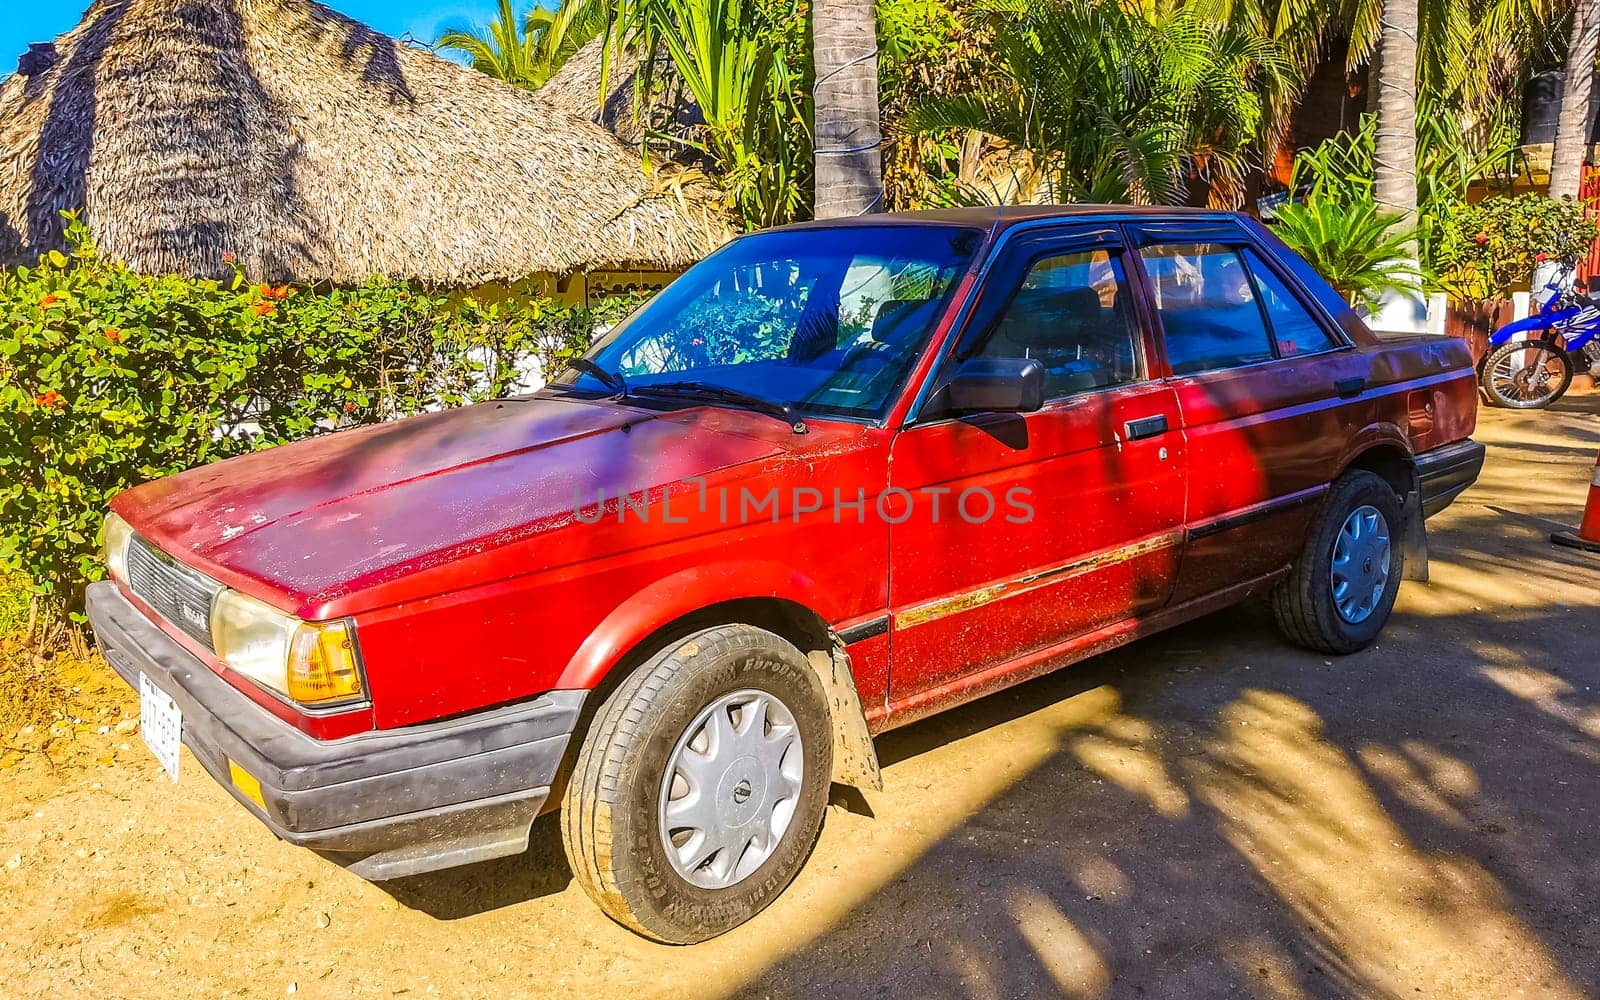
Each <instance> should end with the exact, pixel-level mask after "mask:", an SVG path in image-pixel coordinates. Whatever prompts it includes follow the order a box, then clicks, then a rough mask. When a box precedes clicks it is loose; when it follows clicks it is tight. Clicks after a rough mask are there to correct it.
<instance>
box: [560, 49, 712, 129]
mask: <svg viewBox="0 0 1600 1000" xmlns="http://www.w3.org/2000/svg"><path fill="white" fill-rule="evenodd" d="M605 55H606V39H605V36H603V35H602V36H601V37H599V38H596V39H594V40H593V41H591V42H590V43H589V44H587V45H585V46H584V47H583V48H581V49H579V50H578V51H577V52H575V53H573V55H572V58H570V59H568V60H567V61H566V62H565V63H563V64H562V66H561V68H560V69H558V70H556V72H555V75H554V76H552V77H550V79H549V80H547V81H545V85H544V86H543V87H540V88H539V96H541V97H545V98H548V99H549V101H550V103H551V104H554V105H555V106H556V107H558V108H560V109H561V110H563V111H566V112H568V113H569V114H571V115H574V116H575V117H578V118H586V119H588V120H589V121H592V122H595V123H596V124H599V125H600V126H602V127H604V128H605V129H607V130H608V131H610V132H611V133H612V134H613V135H615V136H617V137H618V138H619V139H621V140H622V141H623V142H626V143H628V144H629V145H632V146H639V145H641V144H643V142H644V139H645V133H646V130H647V129H646V122H648V127H649V129H651V130H655V131H656V132H658V133H659V132H665V133H667V134H670V135H681V134H683V133H686V132H688V131H690V130H692V129H693V128H694V126H696V125H699V124H702V123H703V122H704V116H702V115H701V114H700V109H699V107H698V106H697V105H696V104H695V102H694V98H693V97H691V96H690V95H689V94H688V93H687V92H686V91H684V90H683V89H682V88H681V87H680V86H679V78H678V72H677V69H676V68H675V67H674V66H673V65H672V60H671V59H670V58H668V57H667V56H665V55H658V56H657V57H656V58H655V60H654V62H653V64H652V65H651V66H650V67H649V68H650V79H649V80H648V81H647V86H648V88H649V93H648V94H647V95H643V96H642V97H641V95H640V94H639V93H638V90H639V74H640V71H641V69H642V68H644V60H643V58H641V56H640V54H639V52H638V50H636V49H634V48H631V47H627V46H624V47H622V48H620V49H613V50H612V52H611V60H610V64H609V65H607V64H606V61H605ZM602 79H603V80H604V82H605V92H604V93H603V94H602V93H601V81H602ZM641 112H642V114H641ZM681 151H682V150H681V149H679V150H674V151H672V152H674V153H677V152H681Z"/></svg>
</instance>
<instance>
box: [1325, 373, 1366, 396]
mask: <svg viewBox="0 0 1600 1000" xmlns="http://www.w3.org/2000/svg"><path fill="white" fill-rule="evenodd" d="M1366 387H1367V377H1366V376H1365V375H1355V376H1352V377H1351V378H1342V379H1340V380H1339V381H1337V382H1335V383H1333V389H1334V391H1335V392H1337V393H1338V394H1339V395H1341V396H1359V395H1361V390H1363V389H1365V388H1366Z"/></svg>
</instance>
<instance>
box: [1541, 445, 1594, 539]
mask: <svg viewBox="0 0 1600 1000" xmlns="http://www.w3.org/2000/svg"><path fill="white" fill-rule="evenodd" d="M1550 540H1551V541H1552V542H1555V543H1556V544H1557V545H1565V546H1566V547H1567V548H1569V549H1582V550H1584V551H1585V552H1600V461H1596V462H1595V465H1594V479H1593V480H1592V481H1591V482H1590V483H1589V502H1588V503H1587V504H1586V505H1585V506H1584V508H1583V523H1582V524H1580V525H1578V531H1577V534H1573V533H1572V532H1570V531H1558V532H1556V533H1555V534H1553V535H1551V536H1550Z"/></svg>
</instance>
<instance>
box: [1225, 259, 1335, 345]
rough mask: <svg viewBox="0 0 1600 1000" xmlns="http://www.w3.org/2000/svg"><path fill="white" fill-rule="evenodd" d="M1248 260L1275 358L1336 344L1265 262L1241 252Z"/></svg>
mask: <svg viewBox="0 0 1600 1000" xmlns="http://www.w3.org/2000/svg"><path fill="white" fill-rule="evenodd" d="M1244 257H1245V260H1247V261H1249V263H1250V273H1251V274H1252V275H1253V276H1254V277H1255V279H1256V288H1257V289H1258V290H1259V291H1260V292H1261V304H1262V306H1263V307H1265V309H1266V310H1267V321H1268V322H1269V323H1271V324H1272V335H1273V339H1274V340H1276V342H1277V345H1278V357H1280V358H1292V357H1294V356H1295V355H1297V354H1316V353H1318V352H1320V351H1326V350H1328V349H1330V348H1333V347H1337V346H1339V345H1338V343H1337V342H1336V341H1335V340H1334V339H1333V338H1332V337H1330V336H1329V335H1328V331H1327V330H1326V329H1325V328H1324V327H1323V326H1322V324H1321V323H1318V322H1317V320H1316V318H1315V317H1314V316H1312V315H1311V313H1310V312H1309V311H1308V310H1307V309H1306V307H1305V306H1303V305H1301V303H1300V300H1299V299H1297V298H1295V296H1294V293H1293V292H1291V291H1289V286H1288V285H1285V284H1284V283H1283V281H1282V280H1281V279H1279V277H1278V276H1277V275H1276V274H1274V273H1272V270H1271V269H1270V268H1269V267H1267V264H1266V261H1263V260H1262V259H1261V258H1260V257H1259V256H1257V254H1256V252H1255V251H1254V250H1249V249H1246V250H1245V251H1244Z"/></svg>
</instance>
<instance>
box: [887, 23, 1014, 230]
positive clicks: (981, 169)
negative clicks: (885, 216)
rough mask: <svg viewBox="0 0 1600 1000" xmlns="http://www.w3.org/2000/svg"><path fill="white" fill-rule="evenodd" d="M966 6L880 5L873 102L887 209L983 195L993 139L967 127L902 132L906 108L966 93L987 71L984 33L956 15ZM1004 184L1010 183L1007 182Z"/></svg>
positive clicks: (983, 27) (980, 25) (940, 203)
mask: <svg viewBox="0 0 1600 1000" xmlns="http://www.w3.org/2000/svg"><path fill="white" fill-rule="evenodd" d="M967 6H970V3H969V0H880V2H879V3H878V4H877V14H878V67H879V73H878V102H879V108H880V113H881V115H882V118H883V121H884V122H885V123H886V127H885V131H886V132H887V133H888V142H887V143H885V145H884V151H883V184H884V206H885V207H886V208H888V209H889V210H891V211H901V210H907V209H917V208H930V207H942V206H947V205H951V204H957V203H960V202H962V201H964V200H971V199H970V197H969V196H970V195H971V194H973V193H974V192H979V191H983V192H985V193H989V191H988V189H989V187H990V183H989V182H991V181H992V180H993V179H994V178H993V177H991V176H990V175H991V173H992V172H993V171H992V170H991V168H1002V170H1003V165H1002V164H998V163H995V162H994V158H993V157H986V156H985V153H986V152H988V151H989V150H990V147H991V146H993V144H994V140H993V139H991V138H990V137H988V136H986V135H985V134H984V133H982V132H975V131H973V130H971V129H949V130H947V131H945V132H934V133H929V132H908V131H906V130H905V129H903V128H900V127H898V123H900V122H901V121H903V120H904V118H905V116H906V113H907V110H908V109H909V108H911V107H914V106H916V105H918V104H921V103H925V102H927V101H928V100H929V99H930V98H932V97H937V96H949V95H952V94H961V93H966V92H969V91H970V90H971V88H972V87H973V86H975V85H976V83H977V81H979V80H981V79H982V78H983V76H984V74H985V73H986V72H987V70H988V66H989V36H990V34H991V33H990V32H989V31H988V30H987V26H986V24H985V23H984V21H983V20H982V19H979V18H974V17H966V16H962V11H963V10H964V9H965V8H966V7H967ZM1007 179H1009V178H1007Z"/></svg>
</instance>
